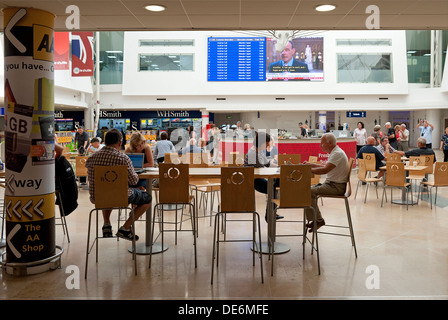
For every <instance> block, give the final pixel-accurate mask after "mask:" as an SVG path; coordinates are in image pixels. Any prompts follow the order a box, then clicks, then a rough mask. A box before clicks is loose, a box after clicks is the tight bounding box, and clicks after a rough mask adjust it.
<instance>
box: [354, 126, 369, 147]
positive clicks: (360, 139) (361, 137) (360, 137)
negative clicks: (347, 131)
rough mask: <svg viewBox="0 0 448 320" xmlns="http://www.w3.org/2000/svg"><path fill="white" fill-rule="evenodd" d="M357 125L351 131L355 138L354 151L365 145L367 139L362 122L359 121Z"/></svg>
mask: <svg viewBox="0 0 448 320" xmlns="http://www.w3.org/2000/svg"><path fill="white" fill-rule="evenodd" d="M357 126H358V127H357V128H356V129H355V130H354V131H353V137H354V138H355V139H356V153H358V152H359V150H361V148H362V147H364V146H365V145H366V141H367V131H366V129H364V123H363V122H362V121H359V122H358V124H357Z"/></svg>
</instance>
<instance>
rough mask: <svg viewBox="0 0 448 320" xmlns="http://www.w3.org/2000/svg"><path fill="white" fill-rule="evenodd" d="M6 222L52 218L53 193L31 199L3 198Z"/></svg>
mask: <svg viewBox="0 0 448 320" xmlns="http://www.w3.org/2000/svg"><path fill="white" fill-rule="evenodd" d="M5 203H6V208H5V210H6V220H7V221H14V222H26V221H39V220H45V219H49V218H52V217H54V206H55V205H54V203H55V198H54V193H51V194H47V195H38V196H31V197H14V196H5Z"/></svg>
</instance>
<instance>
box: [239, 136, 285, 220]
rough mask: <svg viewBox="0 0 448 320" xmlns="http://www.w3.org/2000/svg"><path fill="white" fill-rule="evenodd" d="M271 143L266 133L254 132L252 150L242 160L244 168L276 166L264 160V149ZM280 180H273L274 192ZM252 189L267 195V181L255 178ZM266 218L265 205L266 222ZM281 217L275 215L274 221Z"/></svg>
mask: <svg viewBox="0 0 448 320" xmlns="http://www.w3.org/2000/svg"><path fill="white" fill-rule="evenodd" d="M270 141H271V136H270V134H269V133H266V132H258V131H256V132H255V138H254V142H253V146H252V148H250V149H249V151H248V152H247V154H246V157H245V158H244V166H245V167H255V168H263V167H271V166H276V165H275V160H274V159H272V160H268V158H266V153H265V151H266V148H267V145H268V144H269V143H270ZM279 184H280V179H274V183H273V185H274V190H273V192H275V189H276V188H277V187H278V186H279ZM254 188H255V190H257V191H258V192H261V193H264V194H267V193H268V180H267V179H262V178H256V179H255V180H254ZM267 216H268V203H266V214H265V220H266V221H267ZM282 218H283V216H280V215H277V216H276V219H282Z"/></svg>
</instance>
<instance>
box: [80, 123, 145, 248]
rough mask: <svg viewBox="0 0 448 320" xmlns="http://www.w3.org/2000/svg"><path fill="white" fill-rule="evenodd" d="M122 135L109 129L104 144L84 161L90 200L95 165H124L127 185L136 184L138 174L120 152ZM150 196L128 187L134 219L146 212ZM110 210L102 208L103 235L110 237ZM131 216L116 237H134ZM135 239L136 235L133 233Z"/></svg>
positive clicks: (93, 191)
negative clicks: (126, 170)
mask: <svg viewBox="0 0 448 320" xmlns="http://www.w3.org/2000/svg"><path fill="white" fill-rule="evenodd" d="M122 141H123V135H122V134H121V132H120V131H119V130H117V129H110V130H109V131H108V132H107V134H106V138H105V141H104V142H105V146H104V147H103V148H101V150H99V151H97V152H95V153H94V154H92V156H90V158H89V159H88V160H87V161H86V168H87V175H88V178H89V194H90V201H91V202H92V203H95V183H94V182H95V181H94V168H95V166H117V165H125V166H126V167H127V168H128V183H129V186H132V185H136V184H137V182H138V175H137V173H135V170H134V167H133V166H132V162H131V159H129V157H128V156H127V155H126V154H124V153H122V152H120V149H121V144H122ZM151 200H152V197H151V195H150V194H149V193H147V192H146V191H144V190H140V189H138V188H132V187H128V203H130V204H133V205H135V208H134V219H135V220H137V219H138V218H140V216H141V215H142V214H143V213H145V212H146V210H147V209H148V207H149V206H150V204H151ZM111 212H112V210H103V219H104V225H103V237H112V225H111V223H110V214H111ZM131 227H132V217H129V218H128V219H127V220H126V222H125V223H124V224H123V226H121V227H120V228H119V230H118V232H117V234H116V235H117V237H120V238H123V239H126V240H132V238H133V237H134V230H131V229H132V228H131ZM135 240H138V236H137V235H135Z"/></svg>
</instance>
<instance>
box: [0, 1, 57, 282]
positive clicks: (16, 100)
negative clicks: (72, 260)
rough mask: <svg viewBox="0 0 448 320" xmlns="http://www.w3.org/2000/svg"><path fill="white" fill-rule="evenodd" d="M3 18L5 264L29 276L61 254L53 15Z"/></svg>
mask: <svg viewBox="0 0 448 320" xmlns="http://www.w3.org/2000/svg"><path fill="white" fill-rule="evenodd" d="M3 14H4V30H5V33H4V34H5V37H4V43H5V45H4V47H5V52H4V56H5V58H4V59H5V60H4V62H5V108H6V112H5V153H6V155H5V156H6V161H5V165H6V171H5V179H6V189H5V217H6V240H7V243H6V263H5V265H6V270H7V271H8V272H11V273H14V274H16V273H17V272H19V273H20V274H29V272H30V270H31V269H33V270H44V269H45V268H41V269H39V268H38V266H39V262H41V264H40V265H47V264H49V263H48V262H49V261H50V259H57V258H58V257H59V256H60V254H61V251H62V249H61V248H59V250H57V248H56V245H55V193H54V192H55V180H54V179H55V178H54V177H55V168H54V133H55V132H54V65H53V56H54V31H53V25H54V15H53V14H52V13H49V12H46V11H42V10H37V9H32V8H5V9H3ZM57 251H58V252H57ZM2 262H4V261H2ZM53 265H54V263H53ZM8 266H12V267H10V268H8ZM28 267H29V268H28ZM36 272H37V271H36Z"/></svg>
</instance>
